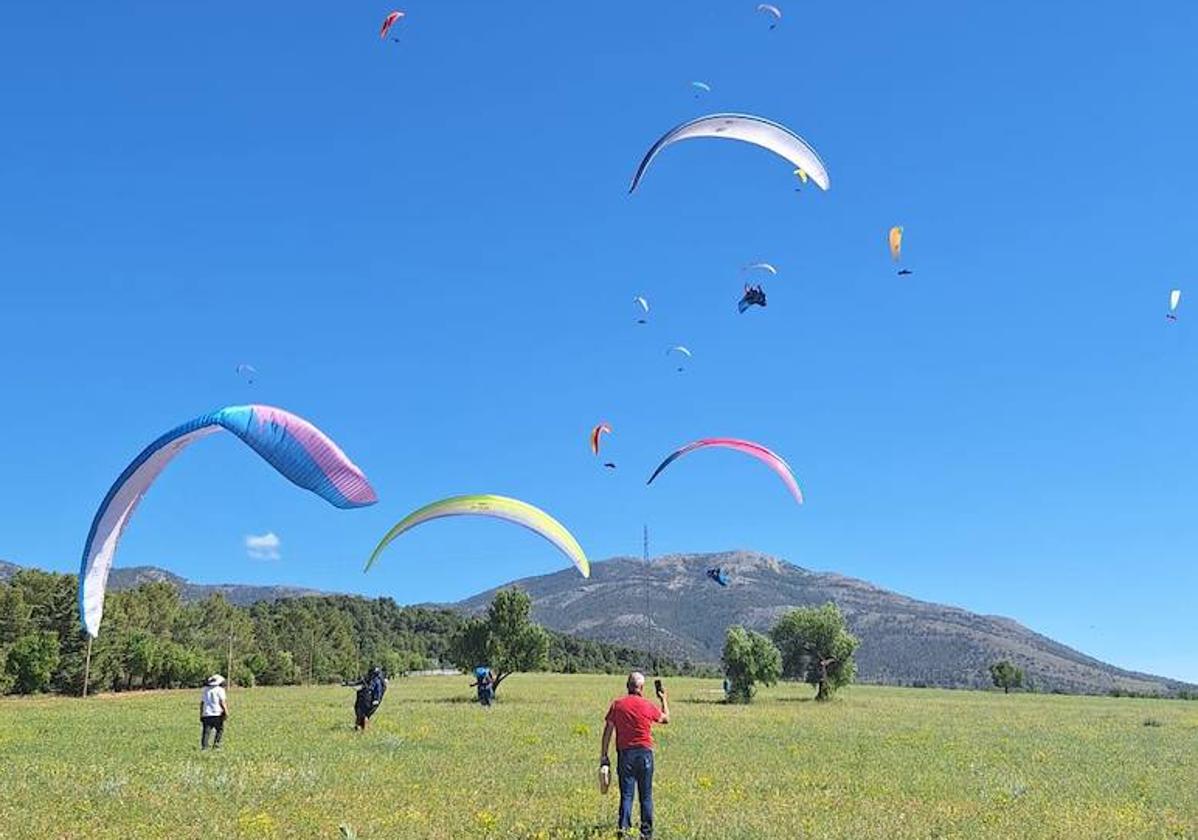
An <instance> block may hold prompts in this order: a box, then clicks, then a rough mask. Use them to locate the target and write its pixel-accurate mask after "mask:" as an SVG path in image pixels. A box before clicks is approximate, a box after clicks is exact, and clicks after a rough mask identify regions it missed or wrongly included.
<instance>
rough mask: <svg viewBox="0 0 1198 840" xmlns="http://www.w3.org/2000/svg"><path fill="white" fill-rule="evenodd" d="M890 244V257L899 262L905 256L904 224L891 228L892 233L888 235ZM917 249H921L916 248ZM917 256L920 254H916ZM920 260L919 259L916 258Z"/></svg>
mask: <svg viewBox="0 0 1198 840" xmlns="http://www.w3.org/2000/svg"><path fill="white" fill-rule="evenodd" d="M887 239H888V241H889V244H890V258H891V259H892V260H894V261H895V262H898V261H899V260H900V259H901V258H902V256H903V226H902V225H895V226H894V227H892V228H891V229H890V235H889V236H888V237H887ZM915 250H916V251H918V250H919V249H918V248H916V249H915ZM915 256H916V257H918V256H919V254H916V255H915ZM916 262H918V260H916Z"/></svg>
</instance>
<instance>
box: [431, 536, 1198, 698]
mask: <svg viewBox="0 0 1198 840" xmlns="http://www.w3.org/2000/svg"><path fill="white" fill-rule="evenodd" d="M716 566H719V567H721V568H723V569H724V570H725V571H727V572H728V574H729V575H730V577H731V582H730V584H729V586H728V587H727V588H722V587H720V586H717V585H716V584H715V583H714V582H712V581H711V580H710V579H708V578H707V576H706V574H705V573H706V571H707V569H710V568H714V567H716ZM510 585H515V586H518V587H520V588H521V589H523V590H525V591H526V592H528V593H529V595H531V596H532V598H533V614H534V617H535V618H536V620H537V621H539V622H540V623H542V624H544V625H545V626H547V627H550V628H552V629H554V630H559V631H561V632H564V633H568V634H570V635H574V636H581V637H584V638H591V639H596V640H598V641H604V642H612V643H616V644H621V645H626V646H628V647H637V648H640V649H642V650H645V649H648V650H650V651H652V652H655V653H664V654H668V655H670V656H674V657H690V658H693V659H696V660H701V661H717V660H718V659H719V657H720V651H721V648H722V646H723V639H724V630H725V629H726V628H727V627H728V626H729V625H732V624H744V625H746V626H748V627H751V628H754V629H756V630H759V631H766V630H768V629H769V628H770V627H771V626H772V624H773V623H774V622H775V621H776V620H777V619H778V617H779V616H780V615H781V614H782V613H783V612H785V611H786V610H788V609H791V608H793V607H797V606H809V605H818V604H822V603H825V602H827V601H833V602H835V603H836V604H837V605H838V606H839V607H840V609H841V610H842V611H843V612H844V614H845V617H846V619H847V620H848V623H849V626H850V628H851V629H852V631H853V633H855V634H856V635H857V636H858V637H859V638H860V639H861V646H860V648H859V649H858V652H857V666H858V679H859V680H860V681H862V682H870V683H886V684H891V685H929V686H933V685H934V686H946V687H962V688H964V687H969V688H981V687H985V686H988V685H990V676H989V673H988V670H987V669H988V667H989V666H990V665H991V664H992V663H994V662H997V661H999V660H1000V659H1009V660H1010V661H1011V662H1014V663H1015V664H1016V665H1018V666H1019V667H1021V668H1022V669H1023V670H1024V674H1025V681H1027V680H1030V681H1031V683H1032V684H1033V685H1034V686H1035V688H1036V690H1038V691H1064V692H1070V693H1095V694H1097V693H1103V694H1105V693H1107V692H1109V691H1111V690H1113V689H1119V690H1123V691H1131V692H1144V693H1161V694H1171V693H1176V692H1177V691H1179V690H1192V689H1193V688H1194V686H1190V685H1187V684H1185V683H1182V682H1179V681H1176V680H1170V679H1166V678H1163V677H1156V676H1152V675H1150V674H1141V673H1136V672H1133V671H1125V670H1122V669H1120V668H1116V667H1114V666H1113V665H1108V664H1106V663H1105V662H1101V661H1099V660H1097V659H1094V658H1093V657H1090V656H1086V655H1085V654H1083V653H1079V652H1078V651H1075V650H1073V649H1072V648H1069V647H1066V646H1065V645H1062V644H1060V643H1058V642H1054V641H1053V640H1052V639H1049V638H1047V637H1046V636H1042V635H1040V634H1039V633H1035V632H1033V631H1032V630H1029V629H1028V628H1026V627H1024V626H1023V625H1021V624H1019V623H1018V622H1016V621H1012V620H1011V619H1009V618H1003V617H1001V616H992V615H978V614H976V613H971V612H969V611H967V610H963V609H959V608H957V607H949V606H944V605H942V604H933V603H929V602H927V601H918V600H916V599H914V598H908V597H906V596H905V595H899V594H897V593H895V592H890V591H888V590H885V589H881V588H880V587H877V586H874V585H872V584H869V583H866V582H865V581H861V580H855V579H853V578H849V577H844V576H842V575H838V574H833V573H828V572H812V571H809V570H807V569H803V568H800V567H798V566H795V565H792V564H790V563H787V562H784V561H781V560H777V559H775V558H772V557H768V556H766V555H762V554H755V553H752V552H745V551H737V552H726V553H719V554H686V555H670V556H665V557H659V558H656V559H653V560H651V561H650V562H649V563H648V565H646V564H645V563H644V562H643V561H642V560H640V559H634V558H630V557H617V558H613V559H611V560H605V561H600V562H595V563H592V564H591V577H590V578H589V579H583V578H580V577H579V576H578V573H577V572H575V571H574V570H573V569H569V570H564V571H561V572H557V573H554V574H550V575H542V576H540V577H532V578H525V579H523V580H518V581H515V582H514V584H510ZM495 591H496V590H494V589H492V590H489V591H487V592H483V593H481V594H479V595H476V596H474V597H472V598H468V599H466V600H465V601H461V602H459V603H458V604H456V605H455V606H456V607H457V608H459V609H462V610H465V611H467V612H471V613H477V612H480V611H481V610H483V609H485V608H486V605H487V604H488V603H489V602H490V600H491V597H492V596H493V595H494V593H495ZM646 616H648V618H646Z"/></svg>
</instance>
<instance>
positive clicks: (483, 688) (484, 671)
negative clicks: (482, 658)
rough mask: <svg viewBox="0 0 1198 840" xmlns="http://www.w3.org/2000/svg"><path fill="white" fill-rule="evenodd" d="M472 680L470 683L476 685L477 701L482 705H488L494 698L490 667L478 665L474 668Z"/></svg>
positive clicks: (493, 681)
mask: <svg viewBox="0 0 1198 840" xmlns="http://www.w3.org/2000/svg"><path fill="white" fill-rule="evenodd" d="M474 680H475V681H474V682H472V683H470V685H471V686H478V702H479V703H480V704H481V705H483V706H490V705H491V701H493V700H494V699H495V679H494V677H492V676H491V669H490V668H488V667H486V666H485V665H479V666H478V667H477V668H475V669H474Z"/></svg>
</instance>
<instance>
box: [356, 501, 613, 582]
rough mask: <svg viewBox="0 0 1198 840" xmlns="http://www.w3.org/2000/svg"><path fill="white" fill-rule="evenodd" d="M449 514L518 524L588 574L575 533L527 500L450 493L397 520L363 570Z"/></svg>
mask: <svg viewBox="0 0 1198 840" xmlns="http://www.w3.org/2000/svg"><path fill="white" fill-rule="evenodd" d="M449 516H486V517H490V518H493V519H502V520H505V521H507V522H511V523H513V524H515V525H520V526H521V527H523V528H527V529H528V530H530V531H532V532H533V533H534V534H537V535H539V536H541V537H543V538H545V539H546V540H548V541H549V542H551V543H552V544H553V545H554V546H556V547H557V549H558V550H559V551H560V552H562V554H565V555H566V556H567V557H569V558H570V560H571V562H573V563H574V566H575V567H576V568H577V569H578V571H579V573H581V574H582V576H583V577H590V576H591V563H590V561H589V560H587V556H586V554H585V553H584V552H583V550H582V546H580V545H579V544H578V540H576V539H574V535H573V534H571V533H570V532H569V531H567V530H566V526H564V525H562V523H560V522H558V521H557V520H556V519H554V518H553V517H552V516H550V515H549V514H547V513H546V512H545V511H543V510H541V509H540V508H537V507H533V506H532V505H530V504H529V503H528V502H522V501H520V500H519V499H511V498H508V497H507V496H495V495H491V494H478V495H470V496H451V497H450V498H448V499H442V500H440V501H439V502H433V503H432V504H428V505H425V506H424V507H422V508H419V509H418V510H415V511H412V512H411V513H409V514H408V515H407V516H405V517H404V518H403V519H401V520H400V521H399V522H398V523H396V525H395V527H393V528H392V529H391V530H390V531H388V532H387V533H386V535H385V536H384V537H383V538H382V539H381V540H380V541H379V544H378V545H377V546H375V549H374V551H373V552H372V553H371V555H370V559H369V560H367V561H366V568H365V569H364V571H367V572H368V571H370V567H371V566H373V565H374V562H375V561H376V560H377V559H378V558H379V555H380V554H382V553H383V549H385V548H386V547H387V546H389V545H390V544H391V543H392V541H394V540H395V538H396V537H398V536H399V535H400V534H402V533H404V532H405V531H409V530H411V529H412V528H415V527H416V526H418V525H422V524H424V523H425V522H431V521H432V520H434V519H442V518H444V517H449Z"/></svg>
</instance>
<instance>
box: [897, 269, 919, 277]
mask: <svg viewBox="0 0 1198 840" xmlns="http://www.w3.org/2000/svg"><path fill="white" fill-rule="evenodd" d="M914 273H915V272H914V271H912V270H911V269H909V268H900V269H899V273H898V274H899V277H906V276H907V275H908V274H914Z"/></svg>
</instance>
